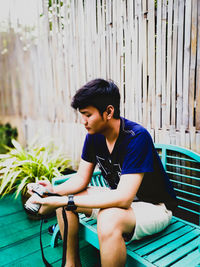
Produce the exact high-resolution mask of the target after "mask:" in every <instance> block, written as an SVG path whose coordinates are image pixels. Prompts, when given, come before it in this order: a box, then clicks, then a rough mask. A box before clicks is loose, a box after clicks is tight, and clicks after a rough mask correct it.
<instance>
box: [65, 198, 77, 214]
mask: <svg viewBox="0 0 200 267" xmlns="http://www.w3.org/2000/svg"><path fill="white" fill-rule="evenodd" d="M66 198H67V205H66V208H65V209H66V210H71V211H73V210H76V209H77V206H76V205H75V203H74V195H68V196H67V197H66Z"/></svg>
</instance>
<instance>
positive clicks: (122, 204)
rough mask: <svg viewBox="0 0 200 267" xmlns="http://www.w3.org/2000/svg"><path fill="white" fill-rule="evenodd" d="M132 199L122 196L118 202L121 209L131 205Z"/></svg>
mask: <svg viewBox="0 0 200 267" xmlns="http://www.w3.org/2000/svg"><path fill="white" fill-rule="evenodd" d="M132 201H133V200H132V199H130V198H127V197H125V198H122V199H121V201H120V203H119V206H120V208H122V209H129V208H130V206H131V203H132Z"/></svg>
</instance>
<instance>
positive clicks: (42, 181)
mask: <svg viewBox="0 0 200 267" xmlns="http://www.w3.org/2000/svg"><path fill="white" fill-rule="evenodd" d="M38 183H39V184H40V185H43V186H48V185H49V184H50V182H49V181H44V180H41V181H38Z"/></svg>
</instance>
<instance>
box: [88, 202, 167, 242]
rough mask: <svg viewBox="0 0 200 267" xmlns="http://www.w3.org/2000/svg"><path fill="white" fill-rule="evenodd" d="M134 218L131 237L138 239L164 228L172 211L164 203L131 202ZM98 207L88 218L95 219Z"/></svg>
mask: <svg viewBox="0 0 200 267" xmlns="http://www.w3.org/2000/svg"><path fill="white" fill-rule="evenodd" d="M131 207H132V209H133V212H134V214H135V218H136V225H135V230H134V232H133V236H132V237H131V239H130V240H129V241H128V242H126V243H130V242H131V241H132V240H139V239H141V238H143V237H145V236H148V235H153V234H156V233H158V232H160V231H162V230H163V229H165V228H166V227H167V226H168V225H169V224H170V221H171V218H172V212H171V211H170V210H168V209H167V208H166V206H165V204H163V203H161V204H158V205H154V204H151V203H147V202H142V201H138V202H133V203H132V204H131ZM98 212H99V209H93V210H92V214H91V216H90V218H92V219H97V215H98Z"/></svg>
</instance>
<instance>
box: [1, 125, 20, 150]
mask: <svg viewBox="0 0 200 267" xmlns="http://www.w3.org/2000/svg"><path fill="white" fill-rule="evenodd" d="M17 135H18V133H17V129H16V128H12V127H11V125H10V123H6V124H5V125H3V124H0V154H2V153H6V152H7V151H8V149H7V147H8V146H9V147H13V145H12V142H11V140H12V139H16V138H17Z"/></svg>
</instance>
